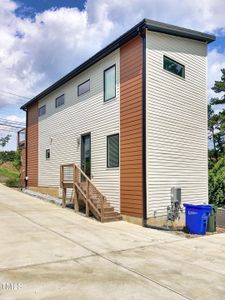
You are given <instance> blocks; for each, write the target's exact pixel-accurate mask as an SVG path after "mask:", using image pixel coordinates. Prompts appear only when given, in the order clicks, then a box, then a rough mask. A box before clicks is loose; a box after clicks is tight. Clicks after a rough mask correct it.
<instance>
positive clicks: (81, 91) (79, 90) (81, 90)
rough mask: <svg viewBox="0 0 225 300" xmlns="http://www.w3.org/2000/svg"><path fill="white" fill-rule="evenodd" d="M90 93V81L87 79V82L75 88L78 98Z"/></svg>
mask: <svg viewBox="0 0 225 300" xmlns="http://www.w3.org/2000/svg"><path fill="white" fill-rule="evenodd" d="M89 91H90V79H88V80H87V81H85V82H83V83H81V84H79V85H78V87H77V94H78V96H81V95H83V94H85V93H87V92H89Z"/></svg>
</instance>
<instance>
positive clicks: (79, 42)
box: [0, 0, 225, 107]
mask: <svg viewBox="0 0 225 300" xmlns="http://www.w3.org/2000/svg"><path fill="white" fill-rule="evenodd" d="M17 5H18V4H15V2H13V1H12V0H1V4H0V80H1V88H0V90H1V89H2V90H6V91H11V92H14V93H16V94H19V95H24V96H26V97H27V96H28V97H32V96H33V95H35V94H37V93H38V92H40V91H41V90H42V89H44V88H45V87H47V86H48V85H49V84H51V83H52V82H54V81H55V80H57V79H58V78H60V77H61V76H62V75H64V74H66V73H67V72H69V71H70V70H72V69H73V68H74V67H76V66H77V65H79V64H80V63H81V62H82V61H84V60H85V59H87V58H88V57H90V56H91V55H93V54H94V53H95V52H96V51H98V50H100V49H101V48H102V47H103V46H105V45H106V44H107V43H109V42H110V41H112V40H113V39H115V38H116V37H117V36H119V35H120V34H122V33H123V32H124V31H125V30H127V29H129V28H130V27H131V26H132V25H134V24H135V23H137V22H139V21H140V20H141V19H143V18H144V17H146V18H150V19H155V20H158V21H162V22H168V23H171V24H175V25H180V26H186V27H189V28H193V29H197V30H201V31H209V32H214V33H216V32H220V33H222V32H225V24H224V11H225V2H224V0H214V1H209V0H199V1H197V2H196V1H190V0H183V1H180V0H161V1H158V0H143V1H141V2H140V1H139V0H123V1H121V0H110V1H109V0H95V1H91V0H87V3H86V7H85V9H84V10H82V11H80V10H78V9H77V8H60V9H53V10H47V11H44V12H43V13H39V14H37V15H36V16H35V18H34V19H32V20H31V19H29V18H21V17H18V16H16V15H15V9H16V8H17ZM178 8H179V9H178ZM217 54H218V53H217ZM217 54H215V53H212V55H211V58H212V60H211V61H212V62H213V63H212V64H213V65H212V66H211V65H210V63H209V68H210V78H211V77H212V78H213V76H214V75H215V76H216V74H217V73H216V72H217V67H216V66H215V64H216V61H217V58H218V59H220V58H221V57H220V55H217ZM214 58H215V59H214ZM212 80H213V81H214V79H212ZM18 102H20V103H22V102H25V100H24V99H22V98H19V97H14V96H12V95H11V96H10V95H6V94H3V93H1V91H0V107H1V106H3V105H6V104H15V103H18Z"/></svg>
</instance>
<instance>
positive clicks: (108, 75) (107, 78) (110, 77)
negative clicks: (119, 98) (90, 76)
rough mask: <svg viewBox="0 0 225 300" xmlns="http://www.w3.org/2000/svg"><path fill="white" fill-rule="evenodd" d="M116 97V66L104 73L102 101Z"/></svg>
mask: <svg viewBox="0 0 225 300" xmlns="http://www.w3.org/2000/svg"><path fill="white" fill-rule="evenodd" d="M115 97H116V65H113V66H111V67H110V68H108V69H106V70H105V71H104V101H108V100H110V99H113V98H115Z"/></svg>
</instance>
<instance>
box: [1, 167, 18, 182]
mask: <svg viewBox="0 0 225 300" xmlns="http://www.w3.org/2000/svg"><path fill="white" fill-rule="evenodd" d="M8 179H10V180H13V179H14V180H17V179H19V172H18V171H15V170H13V171H12V170H9V169H6V168H4V167H1V166H0V182H2V183H6V181H7V180H8Z"/></svg>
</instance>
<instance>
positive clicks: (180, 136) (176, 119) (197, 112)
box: [146, 32, 208, 217]
mask: <svg viewBox="0 0 225 300" xmlns="http://www.w3.org/2000/svg"><path fill="white" fill-rule="evenodd" d="M163 55H166V56H167V57H169V58H171V59H173V60H175V61H177V62H178V63H181V64H183V65H185V78H181V77H179V76H177V75H174V74H172V73H170V72H168V71H166V70H164V69H163ZM146 61H147V66H146V81H147V82H146V95H147V96H146V97H147V104H146V114H147V115H146V119H147V121H146V122H147V126H146V127H147V141H146V144H147V147H146V148H147V149H146V152H147V153H146V156H147V199H148V207H147V212H148V217H153V216H154V214H155V216H156V217H161V216H166V215H167V206H168V205H170V202H171V199H170V190H171V187H173V186H179V187H181V188H182V202H183V203H185V202H187V203H203V202H208V165H207V164H208V161H207V148H208V147H207V85H206V84H207V77H206V74H207V45H206V44H205V43H204V42H199V41H194V40H190V39H186V38H181V37H175V36H171V35H166V34H162V33H155V32H148V33H147V49H146Z"/></svg>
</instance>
